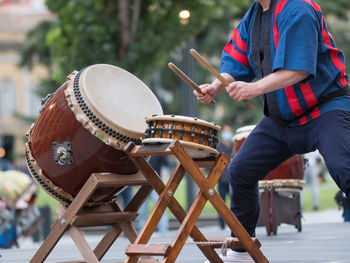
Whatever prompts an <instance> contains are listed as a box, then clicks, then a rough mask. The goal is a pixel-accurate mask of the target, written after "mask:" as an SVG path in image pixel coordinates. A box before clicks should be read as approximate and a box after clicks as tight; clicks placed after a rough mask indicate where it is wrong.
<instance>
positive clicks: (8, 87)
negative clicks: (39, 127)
mask: <svg viewBox="0 0 350 263" xmlns="http://www.w3.org/2000/svg"><path fill="white" fill-rule="evenodd" d="M50 17H51V15H50V14H49V12H48V10H47V9H46V7H45V5H44V0H0V149H1V148H3V150H5V156H4V158H1V159H2V160H0V166H1V165H3V161H4V160H5V161H10V163H11V164H13V165H15V166H21V165H23V163H24V149H25V148H24V143H25V140H26V139H25V133H26V131H27V130H28V129H29V127H30V123H28V122H26V121H24V119H23V117H36V116H38V113H39V110H40V107H41V105H40V98H39V97H38V96H37V95H36V93H35V90H36V88H37V85H38V82H39V80H40V79H41V78H43V77H44V76H45V75H46V74H47V71H46V69H45V68H44V67H41V66H34V67H33V69H32V70H31V71H30V72H29V70H28V69H25V68H20V67H19V65H18V63H19V61H20V54H19V50H20V48H21V46H22V45H23V43H24V41H25V39H26V33H27V32H28V31H29V30H30V29H32V28H33V27H34V26H36V25H37V24H38V23H39V22H41V21H42V20H44V19H50ZM2 168H3V167H0V170H1V169H2Z"/></svg>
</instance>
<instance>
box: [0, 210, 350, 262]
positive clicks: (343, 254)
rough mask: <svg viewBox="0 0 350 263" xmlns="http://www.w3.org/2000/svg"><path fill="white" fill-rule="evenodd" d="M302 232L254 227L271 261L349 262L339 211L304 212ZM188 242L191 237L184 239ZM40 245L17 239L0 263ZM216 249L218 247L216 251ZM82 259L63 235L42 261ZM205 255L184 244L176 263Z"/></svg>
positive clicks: (111, 255)
mask: <svg viewBox="0 0 350 263" xmlns="http://www.w3.org/2000/svg"><path fill="white" fill-rule="evenodd" d="M303 216H304V219H303V229H302V232H300V233H298V232H297V230H296V229H295V228H294V226H290V225H284V224H283V225H281V226H280V227H278V233H277V236H270V237H269V236H267V235H266V230H265V228H264V227H258V228H257V237H258V239H259V240H260V242H261V243H262V247H261V249H262V251H263V253H264V254H265V255H266V257H267V258H268V259H269V261H270V262H271V263H292V262H303V263H311V262H317V263H322V262H328V263H350V223H344V222H343V220H342V217H341V212H340V211H337V210H328V211H320V212H310V213H305V214H304V215H303ZM201 230H202V231H203V233H204V235H206V237H211V238H215V237H216V238H223V237H228V236H229V235H230V231H229V230H228V229H225V230H221V229H219V227H217V226H210V227H202V228H201ZM174 235H175V231H169V233H168V235H167V236H165V237H162V236H159V235H158V233H155V234H154V235H153V237H152V240H151V243H167V242H171V241H172V239H173V237H174ZM86 237H87V240H88V241H89V243H90V245H91V246H92V247H94V246H95V245H96V244H97V243H98V241H99V240H100V238H101V234H96V233H94V234H92V233H89V234H87V236H86ZM188 242H191V240H188ZM128 244H129V242H128V241H127V239H126V238H125V237H121V238H119V239H117V241H116V242H115V243H114V244H113V246H112V248H111V249H110V250H109V251H108V253H107V254H106V255H105V257H104V258H103V260H102V261H101V262H103V263H112V262H113V263H115V262H122V261H123V260H124V259H125V254H124V251H125V248H126V247H127V245H128ZM39 246H40V244H37V243H32V242H31V241H30V240H29V239H26V240H21V242H20V248H19V249H17V248H13V249H8V250H0V254H1V255H2V258H3V261H2V263H25V262H29V260H30V259H31V257H32V256H33V255H34V253H35V252H36V250H37V249H38V247H39ZM218 252H220V250H218ZM79 259H82V257H81V256H80V254H79V252H78V250H77V249H76V247H75V245H74V243H73V241H72V240H71V238H70V237H69V236H66V235H65V236H64V237H63V238H62V239H61V241H60V242H59V243H58V244H57V245H56V247H55V248H54V250H53V251H52V253H51V254H50V255H49V257H48V259H47V260H46V261H45V262H63V261H73V260H79ZM204 261H205V258H204V256H203V255H202V253H201V251H200V250H199V249H198V248H197V247H196V246H195V245H193V244H188V245H185V246H184V248H183V249H182V251H181V253H180V255H179V257H178V259H177V261H176V262H181V263H182V262H186V263H187V262H188V263H201V262H204Z"/></svg>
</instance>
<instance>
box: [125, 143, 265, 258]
mask: <svg viewBox="0 0 350 263" xmlns="http://www.w3.org/2000/svg"><path fill="white" fill-rule="evenodd" d="M125 150H126V152H127V154H128V155H129V157H130V158H131V159H132V161H133V162H134V164H135V165H136V166H137V168H138V169H139V170H140V172H141V173H142V174H143V175H144V176H145V178H146V179H147V180H148V182H149V183H150V184H151V185H152V187H153V188H154V190H155V191H156V192H157V193H158V194H159V199H158V201H157V203H156V204H155V206H154V208H153V210H152V212H151V214H150V216H149V217H148V219H147V221H146V223H145V225H144V227H143V228H142V230H141V232H140V233H139V235H138V237H137V238H136V240H135V242H134V243H133V244H131V245H129V247H128V248H127V249H126V254H127V255H128V257H127V258H126V260H125V261H124V263H136V262H137V261H138V258H139V257H140V256H142V255H148V256H163V260H162V262H163V263H166V262H167V263H170V262H171V263H172V262H175V260H176V258H177V256H178V255H179V253H180V251H181V249H182V247H183V246H184V245H185V242H186V240H187V238H188V236H191V237H192V239H193V240H194V241H195V242H196V243H197V242H198V243H197V245H198V247H199V249H200V250H201V251H202V252H203V254H204V255H205V256H206V257H207V259H208V260H209V261H210V262H212V263H219V262H222V260H221V259H220V257H219V256H218V254H217V253H216V252H215V250H214V248H217V247H218V243H223V242H224V239H222V240H218V239H216V240H207V239H206V238H205V237H204V235H203V234H202V233H201V232H200V230H199V229H198V228H197V227H196V225H195V224H196V222H197V219H198V217H199V216H200V214H201V212H202V210H203V208H204V206H205V204H206V202H207V201H208V200H209V201H210V202H211V204H212V205H213V207H214V208H215V209H216V211H217V212H218V213H219V214H220V216H221V217H222V218H223V219H224V221H225V222H226V224H227V225H228V226H229V227H230V229H231V231H232V232H233V233H234V234H235V236H236V237H237V238H235V239H233V241H232V242H231V243H230V245H229V247H231V248H244V249H246V250H247V251H248V253H249V254H250V255H251V257H252V258H253V259H254V261H255V262H268V260H267V259H266V257H265V256H264V254H263V253H262V252H261V250H260V249H259V247H260V243H259V241H258V240H257V239H255V238H251V237H250V236H249V234H248V233H247V232H246V230H245V229H244V228H243V226H242V225H241V224H240V222H239V221H238V219H237V218H236V216H235V215H234V214H233V213H232V212H231V210H230V209H229V208H228V207H227V206H226V204H225V202H224V201H223V200H222V198H221V197H220V195H219V194H218V193H217V192H216V191H215V189H214V187H215V185H216V183H217V181H218V180H219V178H220V176H221V174H222V172H223V170H224V168H225V167H226V165H227V163H228V157H227V156H226V155H224V154H222V155H220V156H219V157H218V158H212V159H211V160H207V161H204V160H201V161H197V162H196V161H194V160H193V159H192V158H191V157H190V156H189V155H188V154H187V152H186V151H185V150H184V148H183V147H182V145H181V143H180V142H179V141H177V140H175V141H173V142H172V143H170V144H158V145H157V144H155V145H142V146H135V145H133V144H132V143H129V144H128V145H127V146H126V148H125ZM170 154H173V155H175V157H176V158H177V159H178V161H179V164H178V165H177V167H176V168H175V170H174V171H173V173H172V175H171V177H170V179H169V180H168V182H167V184H166V185H164V183H163V182H162V180H161V179H160V177H159V175H158V174H157V173H156V172H155V171H154V170H153V169H152V167H151V166H150V165H149V164H148V162H147V161H146V160H145V157H146V156H152V155H170ZM200 167H207V168H211V170H210V173H209V175H208V177H207V178H206V177H205V175H204V174H203V173H202V171H201V170H200V169H199V168H200ZM185 172H188V174H189V175H190V176H191V177H192V179H193V180H194V182H195V183H196V184H197V185H198V187H199V193H198V195H197V197H196V198H195V200H194V202H193V204H192V206H191V208H190V209H189V211H188V212H185V210H184V209H183V208H182V207H181V205H180V204H179V202H178V201H177V200H176V199H175V198H174V193H175V191H176V189H177V187H178V186H179V184H180V182H181V180H182V179H183V177H184V175H185ZM167 207H168V208H169V209H170V211H171V212H172V213H173V215H174V216H175V218H176V219H177V220H178V221H179V222H180V223H181V226H180V227H179V229H178V231H177V233H176V235H175V238H174V240H173V242H172V244H153V245H152V244H147V242H148V241H149V239H150V237H151V235H152V233H153V232H154V231H155V229H156V226H157V224H158V222H159V220H160V218H161V217H162V215H163V213H164V211H165V209H166V208H167ZM218 241H219V242H218Z"/></svg>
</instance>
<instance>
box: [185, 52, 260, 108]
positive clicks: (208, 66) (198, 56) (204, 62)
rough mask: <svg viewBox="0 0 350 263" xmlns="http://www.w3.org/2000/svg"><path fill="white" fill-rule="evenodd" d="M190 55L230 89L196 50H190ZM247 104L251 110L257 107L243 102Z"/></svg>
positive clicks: (245, 101)
mask: <svg viewBox="0 0 350 263" xmlns="http://www.w3.org/2000/svg"><path fill="white" fill-rule="evenodd" d="M190 53H191V55H192V56H194V57H195V59H197V61H198V62H199V63H200V64H201V65H202V66H203V67H205V68H206V69H207V70H209V71H210V73H211V74H213V75H214V76H215V77H216V78H217V79H218V80H220V81H221V83H222V84H224V86H225V87H228V85H229V83H228V81H227V80H226V79H225V78H224V77H223V76H222V75H220V73H219V72H217V71H216V69H214V68H213V67H212V66H211V65H210V64H209V63H208V62H207V61H206V60H205V58H203V57H202V56H201V55H200V54H199V53H198V52H197V51H196V50H194V49H193V48H192V49H191V50H190ZM243 102H244V103H245V105H247V106H248V107H249V109H251V110H254V109H255V106H254V105H253V104H252V103H250V102H249V101H247V100H244V101H243Z"/></svg>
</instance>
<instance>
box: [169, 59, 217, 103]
mask: <svg viewBox="0 0 350 263" xmlns="http://www.w3.org/2000/svg"><path fill="white" fill-rule="evenodd" d="M168 67H169V68H170V69H171V70H172V71H173V72H174V73H175V74H176V75H178V76H179V77H180V78H181V79H182V80H184V81H185V82H186V83H187V84H188V85H189V86H190V87H192V88H193V89H194V90H195V91H197V92H198V93H201V94H202V90H201V88H200V87H199V86H198V85H197V84H196V83H195V82H194V81H193V80H192V79H190V78H189V77H188V76H187V75H186V74H185V73H183V72H182V71H181V70H180V69H179V68H178V67H177V66H176V65H175V64H174V63H172V62H169V63H168ZM210 104H216V101H215V100H214V99H212V100H211V101H210Z"/></svg>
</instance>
